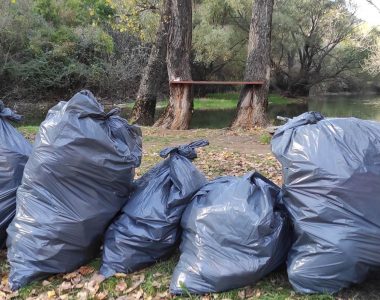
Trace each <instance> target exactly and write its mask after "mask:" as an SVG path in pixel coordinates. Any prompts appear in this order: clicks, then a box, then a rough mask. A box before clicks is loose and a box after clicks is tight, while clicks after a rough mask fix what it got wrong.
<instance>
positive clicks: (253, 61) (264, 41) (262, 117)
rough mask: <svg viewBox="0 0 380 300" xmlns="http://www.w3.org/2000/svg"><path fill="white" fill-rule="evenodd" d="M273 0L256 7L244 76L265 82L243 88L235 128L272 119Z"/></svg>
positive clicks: (257, 1) (257, 2)
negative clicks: (269, 99) (271, 55)
mask: <svg viewBox="0 0 380 300" xmlns="http://www.w3.org/2000/svg"><path fill="white" fill-rule="evenodd" d="M273 2H274V0H255V1H254V4H253V7H252V18H251V25H250V30H249V41H248V56H247V62H246V66H245V74H244V80H245V81H254V80H263V81H264V84H263V85H259V86H253V87H252V86H249V85H247V86H244V87H243V88H242V90H241V92H240V97H239V102H238V107H237V113H236V116H235V119H234V120H233V122H232V125H231V127H232V128H237V127H241V128H252V127H255V126H265V125H266V124H267V122H268V120H267V109H268V92H269V80H270V69H271V68H270V63H271V62H270V51H271V29H272V12H273Z"/></svg>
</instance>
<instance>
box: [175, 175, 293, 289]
mask: <svg viewBox="0 0 380 300" xmlns="http://www.w3.org/2000/svg"><path fill="white" fill-rule="evenodd" d="M280 200H281V192H280V188H279V187H278V186H276V185H275V184H274V183H272V182H271V181H269V180H268V179H266V178H265V177H263V176H262V175H260V174H259V173H257V172H255V173H248V174H246V175H245V176H242V177H231V176H226V177H219V178H217V179H215V180H213V181H210V182H209V183H208V184H207V185H205V186H204V187H203V188H202V189H200V190H199V191H198V192H197V193H196V194H195V196H194V197H193V199H192V202H191V203H190V204H189V205H188V207H187V208H186V210H185V212H184V214H183V216H182V221H181V226H182V228H183V234H182V241H181V245H180V250H181V256H180V259H179V263H178V265H177V266H176V268H175V270H174V273H173V276H172V281H171V284H170V292H171V293H173V294H185V293H186V292H190V293H196V294H205V293H211V292H221V291H226V290H229V289H235V288H239V287H244V286H246V285H250V284H254V283H255V282H257V281H258V280H260V279H261V278H262V277H264V276H265V275H267V274H268V273H270V272H271V271H273V270H274V269H276V268H277V267H278V266H280V265H281V264H282V263H283V262H284V261H285V259H286V256H287V250H288V248H289V246H290V243H291V234H290V226H289V222H288V217H287V215H286V213H285V211H284V208H283V207H282V206H281V204H280Z"/></svg>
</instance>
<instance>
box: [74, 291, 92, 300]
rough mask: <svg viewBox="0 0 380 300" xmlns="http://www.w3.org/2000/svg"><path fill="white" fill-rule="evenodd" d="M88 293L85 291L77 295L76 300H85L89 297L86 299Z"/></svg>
mask: <svg viewBox="0 0 380 300" xmlns="http://www.w3.org/2000/svg"><path fill="white" fill-rule="evenodd" d="M88 296H89V295H88V292H87V291H81V292H79V293H78V294H77V299H78V300H87V299H88V298H89V297H88Z"/></svg>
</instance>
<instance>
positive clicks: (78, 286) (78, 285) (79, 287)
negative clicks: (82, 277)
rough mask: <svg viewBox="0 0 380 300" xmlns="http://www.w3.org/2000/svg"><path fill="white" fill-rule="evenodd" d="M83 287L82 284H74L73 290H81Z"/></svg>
mask: <svg viewBox="0 0 380 300" xmlns="http://www.w3.org/2000/svg"><path fill="white" fill-rule="evenodd" d="M83 287H84V283H78V284H76V285H75V286H74V288H76V289H81V288H83Z"/></svg>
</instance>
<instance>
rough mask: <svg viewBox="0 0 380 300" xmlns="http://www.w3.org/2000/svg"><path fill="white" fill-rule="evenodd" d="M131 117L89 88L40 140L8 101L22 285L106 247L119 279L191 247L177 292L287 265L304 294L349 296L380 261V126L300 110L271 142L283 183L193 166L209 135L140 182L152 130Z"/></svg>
mask: <svg viewBox="0 0 380 300" xmlns="http://www.w3.org/2000/svg"><path fill="white" fill-rule="evenodd" d="M119 113H120V110H119V109H113V110H111V111H110V112H108V113H106V112H104V109H103V107H102V106H101V104H100V103H99V102H98V101H97V100H96V99H95V97H94V95H93V94H92V93H91V92H89V91H87V90H84V91H81V92H79V93H77V94H76V95H74V97H73V98H71V99H70V100H69V101H67V102H65V101H62V102H60V103H58V104H57V105H55V106H54V107H53V108H52V109H50V110H49V112H48V114H47V116H46V119H45V121H44V122H43V123H42V124H41V126H40V128H39V132H38V134H37V136H36V139H35V143H34V145H33V148H32V146H31V145H30V144H29V143H28V142H27V141H26V139H25V138H24V137H23V136H22V135H21V134H20V133H19V132H18V131H17V130H16V129H15V128H14V127H12V125H11V124H10V123H9V121H12V120H13V121H17V120H19V119H20V116H19V115H17V114H15V113H14V112H13V111H12V110H10V109H8V108H4V104H3V103H2V102H1V101H0V142H1V143H0V248H1V246H3V244H4V242H5V239H6V235H7V234H8V237H7V242H6V246H7V247H8V260H9V264H10V273H9V284H10V287H11V289H13V290H16V289H18V288H20V287H23V286H25V285H26V284H28V283H29V282H31V281H33V280H38V279H42V278H45V277H48V276H50V275H53V274H57V273H66V272H71V271H74V270H75V269H77V268H78V267H80V266H82V265H84V264H86V263H88V262H89V261H90V260H92V259H93V258H95V257H97V256H98V255H99V254H101V252H102V254H103V255H102V260H103V261H102V265H101V268H100V273H101V274H103V275H104V276H105V277H109V276H113V275H115V274H116V273H130V272H134V271H137V270H140V269H142V268H144V267H147V266H149V265H151V264H154V263H156V262H158V261H160V260H163V259H166V258H168V257H169V256H171V255H172V254H173V253H174V252H175V251H176V249H178V247H179V250H180V258H179V262H178V264H177V266H176V267H175V269H174V273H173V275H172V280H171V284H170V291H171V293H172V294H184V293H186V294H188V293H194V294H206V293H212V292H222V291H227V290H230V289H235V288H241V287H244V286H246V285H253V284H255V283H256V282H257V281H259V280H260V279H262V278H263V277H264V276H266V275H267V274H269V273H270V272H272V271H273V270H275V269H277V268H278V267H280V266H281V265H283V264H284V262H285V261H286V263H287V271H288V277H289V281H290V283H291V284H292V286H293V288H294V289H295V290H296V291H297V292H300V293H336V292H338V291H340V290H341V289H343V288H346V287H348V286H350V285H351V284H354V283H360V282H362V281H363V280H365V279H366V277H367V276H368V274H369V273H370V272H371V271H373V270H379V269H380V218H379V215H380V205H379V203H380V202H379V201H378V199H377V197H378V195H380V184H379V183H380V123H377V122H373V121H365V120H359V119H355V118H324V117H323V116H322V115H321V114H319V113H316V112H308V113H304V114H302V115H300V116H298V117H295V118H293V119H287V123H286V124H285V125H283V126H281V127H279V128H278V129H277V130H276V131H275V133H274V136H273V139H272V143H271V144H272V152H273V153H274V155H275V156H276V158H277V159H278V161H279V162H280V163H281V164H282V168H283V180H284V184H283V186H282V188H279V187H278V186H276V185H275V184H274V183H273V182H271V181H270V180H269V179H267V178H265V177H264V176H263V175H261V174H259V173H258V172H251V173H248V174H246V175H244V176H240V177H235V176H224V177H218V178H216V179H213V180H211V181H207V180H206V178H205V176H204V175H203V174H202V172H201V171H199V170H198V169H197V167H196V166H195V165H194V164H193V160H194V159H195V158H196V157H197V153H196V149H197V148H199V147H203V146H206V145H208V142H207V141H206V140H198V141H195V142H192V143H190V144H185V145H182V146H178V147H169V148H165V149H164V150H162V151H161V152H160V156H161V157H162V158H164V160H163V161H161V162H159V163H158V164H156V165H155V166H153V167H152V168H151V169H150V170H148V171H147V172H146V173H145V174H144V175H143V176H142V177H140V178H139V179H137V180H135V181H134V176H135V168H137V167H138V166H139V165H140V163H141V156H142V134H141V130H140V128H139V127H136V126H133V125H130V124H128V122H127V121H126V120H125V119H123V118H121V117H120V116H119ZM16 191H17V192H16ZM102 246H103V248H102Z"/></svg>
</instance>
